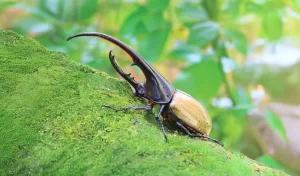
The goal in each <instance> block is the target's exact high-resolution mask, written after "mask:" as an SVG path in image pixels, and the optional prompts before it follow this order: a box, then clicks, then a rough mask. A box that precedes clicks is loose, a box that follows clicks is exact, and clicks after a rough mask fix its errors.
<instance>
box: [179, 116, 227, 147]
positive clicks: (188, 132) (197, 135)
mask: <svg viewBox="0 0 300 176" xmlns="http://www.w3.org/2000/svg"><path fill="white" fill-rule="evenodd" d="M176 125H177V126H178V127H180V128H181V129H183V130H184V131H185V132H186V133H187V134H188V135H189V136H190V137H199V138H206V139H208V140H211V141H213V142H215V143H217V144H219V145H221V146H222V147H224V144H223V143H222V142H220V141H218V140H216V139H214V138H210V137H208V136H206V135H203V134H202V135H200V134H194V133H191V132H190V131H189V130H188V129H187V128H186V127H185V126H183V125H182V124H181V123H179V122H176Z"/></svg>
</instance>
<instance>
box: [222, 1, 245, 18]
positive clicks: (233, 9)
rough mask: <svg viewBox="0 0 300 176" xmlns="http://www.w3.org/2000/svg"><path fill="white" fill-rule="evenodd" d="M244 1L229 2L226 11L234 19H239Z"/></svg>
mask: <svg viewBox="0 0 300 176" xmlns="http://www.w3.org/2000/svg"><path fill="white" fill-rule="evenodd" d="M242 1H243V0H229V1H227V3H226V4H225V7H224V8H225V9H224V11H225V12H227V13H229V14H231V16H232V17H233V18H237V17H238V16H239V13H240V8H241V7H242V6H241V3H242Z"/></svg>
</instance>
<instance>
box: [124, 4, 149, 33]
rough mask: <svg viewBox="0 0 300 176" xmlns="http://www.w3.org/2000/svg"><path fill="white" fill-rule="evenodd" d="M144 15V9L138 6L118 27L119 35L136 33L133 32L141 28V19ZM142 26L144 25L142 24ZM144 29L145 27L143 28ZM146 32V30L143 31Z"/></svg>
mask: <svg viewBox="0 0 300 176" xmlns="http://www.w3.org/2000/svg"><path fill="white" fill-rule="evenodd" d="M144 16H145V9H144V8H139V9H137V10H136V11H134V12H132V13H131V14H130V15H129V16H128V17H127V18H126V20H124V23H123V24H122V26H121V28H120V31H119V33H120V35H121V36H126V35H129V36H130V35H137V34H136V33H135V32H136V31H137V30H138V29H139V28H141V23H142V20H143V18H144ZM143 26H144V25H143ZM144 29H146V28H144ZM144 32H146V30H145V31H144Z"/></svg>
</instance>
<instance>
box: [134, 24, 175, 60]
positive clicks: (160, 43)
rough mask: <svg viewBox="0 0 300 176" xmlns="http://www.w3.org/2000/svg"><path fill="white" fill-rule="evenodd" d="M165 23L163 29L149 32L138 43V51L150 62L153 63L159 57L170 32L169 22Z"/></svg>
mask: <svg viewBox="0 0 300 176" xmlns="http://www.w3.org/2000/svg"><path fill="white" fill-rule="evenodd" d="M166 25H167V26H166V27H165V28H164V29H159V30H156V31H153V32H151V33H149V34H148V35H147V36H146V37H145V38H144V40H143V41H141V42H140V43H139V52H140V53H141V55H142V56H143V57H145V58H146V59H147V61H149V62H151V63H155V62H156V61H157V60H158V59H159V58H160V56H161V54H162V52H163V49H164V47H165V44H166V41H167V39H168V37H169V34H170V32H171V24H169V23H166Z"/></svg>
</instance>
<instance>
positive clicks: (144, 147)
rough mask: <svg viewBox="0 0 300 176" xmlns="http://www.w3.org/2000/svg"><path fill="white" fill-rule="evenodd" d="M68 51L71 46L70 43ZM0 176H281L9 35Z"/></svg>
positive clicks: (0, 51) (1, 71)
mask: <svg viewBox="0 0 300 176" xmlns="http://www.w3.org/2000/svg"><path fill="white" fill-rule="evenodd" d="M66 44H67V43H66ZM0 63H1V64H0V90H1V91H0V121H1V123H0V130H1V136H0V157H1V158H0V175H75V174H76V175H284V173H283V172H280V171H277V170H273V169H271V168H268V167H266V166H263V165H261V164H258V163H256V162H254V161H252V160H250V159H248V158H246V157H245V156H243V155H241V154H239V153H236V152H234V153H232V152H230V151H227V150H226V148H222V147H220V146H219V145H216V144H214V143H210V142H205V141H201V140H197V139H191V138H189V137H187V136H179V135H178V134H177V133H175V132H172V131H169V132H168V136H169V140H170V143H168V144H167V143H165V141H164V138H163V136H162V133H161V130H160V127H159V126H158V125H157V124H156V122H155V121H154V118H153V117H154V114H153V113H152V112H142V111H129V112H127V113H122V112H120V113H115V112H114V111H112V110H110V109H103V108H101V105H102V104H110V105H112V106H116V107H124V106H127V105H142V104H144V103H145V102H142V101H141V100H139V99H137V98H136V97H134V96H133V94H132V92H131V89H130V87H129V85H128V84H127V83H126V82H124V81H120V80H118V79H115V78H111V77H109V76H107V75H106V74H105V73H102V72H99V71H97V70H94V69H92V68H89V67H86V66H82V65H80V64H78V63H75V62H74V61H72V60H70V59H69V58H68V57H67V56H66V55H65V54H63V53H58V52H52V51H49V50H47V49H45V48H44V47H42V46H41V45H40V44H39V43H37V42H36V41H34V40H32V39H29V38H27V37H22V36H19V35H17V34H15V33H13V32H10V31H1V32H0Z"/></svg>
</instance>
